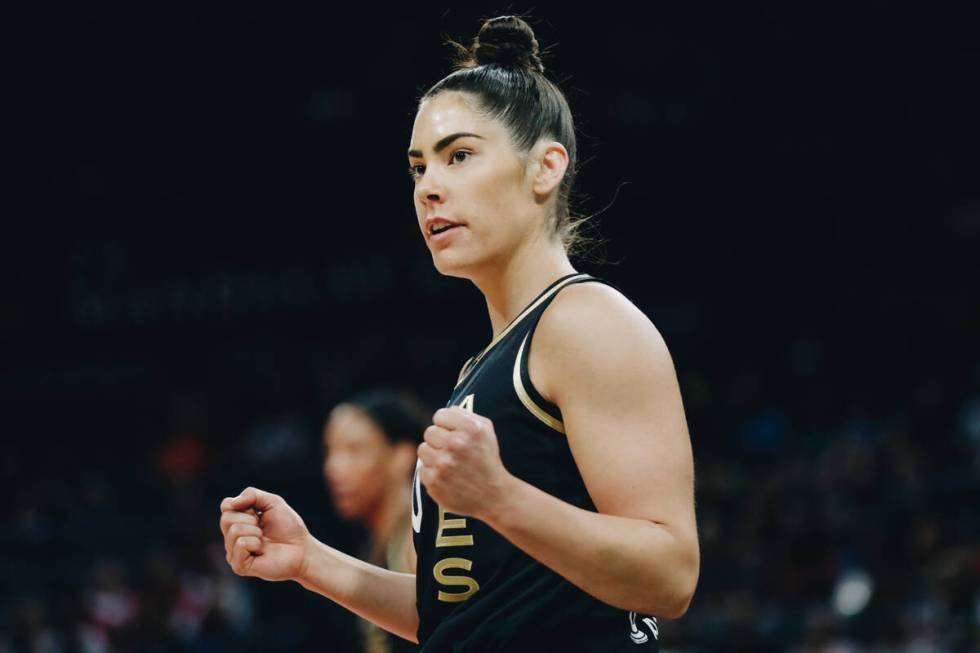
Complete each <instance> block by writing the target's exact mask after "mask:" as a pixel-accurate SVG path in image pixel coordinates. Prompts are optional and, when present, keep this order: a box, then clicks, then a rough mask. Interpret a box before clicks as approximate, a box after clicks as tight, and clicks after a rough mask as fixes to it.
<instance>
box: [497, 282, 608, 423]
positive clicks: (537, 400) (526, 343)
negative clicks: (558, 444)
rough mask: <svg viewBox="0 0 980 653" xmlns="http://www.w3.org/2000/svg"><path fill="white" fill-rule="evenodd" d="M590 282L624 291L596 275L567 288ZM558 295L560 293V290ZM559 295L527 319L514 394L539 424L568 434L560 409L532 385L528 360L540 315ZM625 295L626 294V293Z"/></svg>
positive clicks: (518, 352)
mask: <svg viewBox="0 0 980 653" xmlns="http://www.w3.org/2000/svg"><path fill="white" fill-rule="evenodd" d="M587 281H595V282H598V283H604V284H606V285H608V286H610V287H612V288H615V289H616V290H617V291H619V292H620V293H622V292H623V291H622V290H620V289H619V288H616V286H614V285H613V284H612V283H610V282H609V281H606V280H605V279H602V278H600V277H596V276H593V275H583V276H582V277H581V278H578V279H574V280H572V281H570V282H569V283H568V284H566V285H569V286H570V285H572V284H573V283H585V282H587ZM558 292H561V290H559V291H558ZM558 292H556V293H554V294H553V295H552V296H551V297H549V298H548V299H547V300H546V301H545V302H543V303H542V305H541V306H539V307H537V309H536V310H535V311H534V313H532V314H531V315H530V316H529V317H528V323H527V332H526V333H525V335H524V337H523V339H522V341H521V344H520V346H519V347H518V349H517V356H516V358H515V360H514V374H513V382H514V391H515V392H516V393H517V397H518V398H519V399H520V400H521V403H522V404H524V407H525V408H527V410H528V411H529V412H530V413H531V414H532V415H534V417H536V418H537V419H538V420H539V421H541V422H542V423H543V424H545V425H547V426H548V427H550V428H551V429H553V430H555V431H557V432H558V433H562V434H564V433H565V424H564V422H563V421H562V416H561V409H560V408H559V407H558V406H557V405H556V404H554V403H552V402H550V401H548V400H547V399H545V398H544V397H543V396H541V393H540V392H538V389H537V388H536V387H534V384H533V383H532V382H531V374H530V372H529V371H528V361H529V360H530V356H531V342H532V339H533V336H534V331H535V329H536V328H537V326H538V322H539V321H540V320H541V316H542V315H543V314H544V312H545V310H546V309H547V308H548V306H550V305H551V302H552V301H553V300H554V298H555V296H556V295H557V294H558ZM624 294H625V293H624Z"/></svg>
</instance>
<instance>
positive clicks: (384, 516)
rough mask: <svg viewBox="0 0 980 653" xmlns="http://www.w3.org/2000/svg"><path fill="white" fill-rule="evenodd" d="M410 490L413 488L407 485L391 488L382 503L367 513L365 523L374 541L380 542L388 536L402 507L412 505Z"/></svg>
mask: <svg viewBox="0 0 980 653" xmlns="http://www.w3.org/2000/svg"><path fill="white" fill-rule="evenodd" d="M406 490H407V491H406ZM410 491H411V489H410V488H408V487H407V486H406V487H404V488H403V487H400V486H399V487H398V488H397V489H396V488H393V489H391V490H389V491H388V492H386V493H385V496H384V499H383V500H382V501H381V503H379V504H378V506H377V507H376V508H375V509H374V510H373V511H371V513H369V514H368V515H367V519H365V520H364V523H365V525H366V526H367V529H368V532H369V533H370V534H371V540H372V541H374V542H380V541H383V540H386V539H387V538H388V535H389V534H390V533H391V528H392V526H394V524H395V522H396V521H398V517H399V516H400V515H401V512H402V509H403V508H404V507H405V506H407V505H411V503H410V498H409V495H408V492H410Z"/></svg>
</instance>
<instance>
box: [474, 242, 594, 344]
mask: <svg viewBox="0 0 980 653" xmlns="http://www.w3.org/2000/svg"><path fill="white" fill-rule="evenodd" d="M575 271H576V270H575V268H574V267H572V264H571V263H570V262H569V260H568V255H567V254H566V253H565V248H564V247H562V245H561V243H559V242H555V241H550V240H549V241H547V242H545V241H537V246H529V247H527V248H525V249H523V250H518V251H517V252H515V254H514V256H512V257H511V258H510V259H509V260H508V261H507V262H506V263H505V264H504V265H502V266H501V267H500V268H498V269H496V270H494V271H493V273H492V274H486V275H483V276H481V277H480V278H478V279H473V283H474V284H475V285H476V286H477V287H478V288H479V289H480V291H481V292H482V293H483V296H484V297H485V298H486V300H487V312H488V313H489V314H490V326H491V328H492V329H493V338H496V337H497V336H498V335H499V334H500V332H501V331H503V330H504V328H506V327H507V325H508V324H510V322H511V321H513V319H514V318H516V317H517V315H518V314H519V313H520V312H521V311H522V310H524V308H526V307H527V305H528V304H529V303H530V302H531V300H533V299H534V298H535V297H537V296H538V295H539V294H540V293H541V291H543V290H544V289H545V288H547V287H548V286H549V285H550V284H552V283H553V282H554V281H555V280H556V279H559V278H561V277H563V276H565V275H567V274H573V273H574V272H575Z"/></svg>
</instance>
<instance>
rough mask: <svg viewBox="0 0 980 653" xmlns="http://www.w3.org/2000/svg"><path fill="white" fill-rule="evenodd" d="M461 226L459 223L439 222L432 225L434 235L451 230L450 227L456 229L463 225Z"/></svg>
mask: <svg viewBox="0 0 980 653" xmlns="http://www.w3.org/2000/svg"><path fill="white" fill-rule="evenodd" d="M461 226H462V225H458V224H446V223H443V224H437V225H436V226H434V227H432V235H433V236H435V235H436V234H441V233H442V232H444V231H449V230H450V229H454V228H456V227H461Z"/></svg>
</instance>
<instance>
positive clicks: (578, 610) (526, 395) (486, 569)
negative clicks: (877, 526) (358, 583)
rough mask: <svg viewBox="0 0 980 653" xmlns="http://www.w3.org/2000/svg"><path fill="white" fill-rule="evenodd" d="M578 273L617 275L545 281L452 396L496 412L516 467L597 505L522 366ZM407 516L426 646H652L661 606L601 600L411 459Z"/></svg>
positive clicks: (556, 491) (509, 461) (502, 441)
mask: <svg viewBox="0 0 980 653" xmlns="http://www.w3.org/2000/svg"><path fill="white" fill-rule="evenodd" d="M585 281H593V282H600V283H606V284H607V285H610V286H612V284H609V282H607V281H604V280H602V279H598V278H596V277H593V276H590V275H587V274H583V273H575V274H570V275H566V276H564V277H562V278H560V279H558V280H557V281H555V282H554V283H552V284H551V285H550V286H548V288H546V289H545V290H543V291H542V292H541V294H539V295H538V296H537V297H536V298H535V299H534V301H532V302H531V303H530V304H529V305H528V306H527V307H526V308H525V309H524V310H523V311H521V313H520V314H518V316H517V317H516V318H514V320H513V321H512V322H511V323H510V324H508V325H507V327H506V328H505V329H504V330H503V331H501V332H500V334H499V335H498V336H497V337H496V338H494V339H493V341H492V342H491V343H490V344H489V345H488V346H487V347H486V348H485V349H484V350H483V351H481V352H480V353H478V354H477V355H475V356H473V357H472V358H470V359H469V360H468V361H467V362H466V365H464V367H463V370H462V371H461V373H460V378H459V381H458V382H457V384H456V387H455V389H454V390H453V392H452V396H451V397H450V400H449V402H448V403H447V406H462V407H464V408H466V409H468V410H472V411H473V412H475V413H477V414H480V415H484V416H485V417H487V418H489V419H490V420H492V421H493V424H494V432H495V433H496V435H497V439H498V443H499V447H500V457H501V459H502V461H503V464H504V467H506V468H507V470H508V471H509V472H510V473H511V474H513V475H514V476H516V477H518V478H520V479H523V480H524V481H526V482H528V483H530V484H532V485H534V486H536V487H538V488H540V489H541V490H543V491H545V492H547V493H549V494H551V495H553V496H555V497H558V498H559V499H562V500H564V501H566V502H568V503H570V504H572V505H575V506H578V507H580V508H584V509H586V510H591V511H594V512H595V511H596V508H595V505H594V504H593V503H592V500H591V498H590V497H589V494H588V491H587V490H586V488H585V484H584V482H583V481H582V476H581V474H580V473H579V471H578V467H577V466H576V465H575V461H574V459H573V457H572V454H571V450H570V449H569V447H568V443H567V441H566V439H565V435H564V426H563V424H562V417H561V411H560V410H559V409H558V406H556V405H555V404H553V403H551V402H548V401H546V400H545V399H544V398H543V397H542V396H541V395H540V394H539V393H538V392H537V390H536V389H535V388H534V386H533V385H532V384H531V380H530V377H529V376H528V370H527V362H528V355H529V349H528V348H529V346H530V343H531V335H532V333H533V332H534V328H535V326H536V325H537V323H538V320H539V319H540V317H541V314H542V313H543V312H544V311H545V309H546V308H547V307H548V305H549V304H550V303H551V301H552V300H553V299H554V297H555V295H556V294H557V293H558V292H559V291H560V290H561V289H562V288H564V287H565V286H568V285H569V284H573V283H581V282H585ZM613 287H615V286H613ZM412 528H413V531H414V533H413V537H414V542H415V550H416V551H417V553H418V562H417V565H416V601H417V607H418V613H419V629H418V633H417V634H418V638H419V643H420V644H421V645H422V648H421V651H423V652H424V653H443V652H445V653H449V652H453V653H463V652H476V651H481V652H484V651H485V652H490V651H508V652H520V651H541V650H553V651H561V652H562V653H567V652H570V651H583V652H589V653H592V652H594V651H603V652H604V653H605V652H610V653H612V652H617V651H624V652H625V651H631V652H635V653H643V652H646V653H653V652H656V651H658V650H659V646H658V641H657V638H658V636H659V630H658V624H657V620H656V618H654V617H649V616H646V615H637V614H636V613H634V612H629V611H627V610H622V609H619V608H616V607H613V606H611V605H609V604H607V603H604V602H602V601H600V600H599V599H597V598H595V597H593V596H591V595H590V594H588V593H586V592H584V591H583V590H581V589H579V588H578V587H576V586H575V585H573V584H572V583H570V582H569V581H567V580H566V579H565V578H563V577H562V576H560V575H559V574H557V573H555V572H554V571H552V570H551V569H549V568H548V567H546V566H545V565H543V564H541V563H540V562H538V561H537V560H535V559H534V558H532V557H530V556H529V555H527V554H526V553H524V552H523V551H522V550H521V549H519V548H518V547H516V546H514V545H513V544H512V543H511V542H510V541H509V540H507V539H506V538H505V537H504V536H502V535H501V534H500V533H498V532H496V531H495V530H493V529H492V528H491V527H490V526H488V525H487V524H486V523H485V522H482V521H480V520H478V519H475V518H473V517H464V516H461V515H454V514H452V513H448V512H446V511H444V510H443V509H442V508H441V507H440V506H439V505H438V504H436V503H435V501H433V499H432V498H431V497H430V496H429V495H428V493H427V492H426V490H425V487H424V486H423V485H422V484H421V483H420V482H419V478H418V465H416V471H415V480H414V489H413V496H412ZM545 647H548V648H545Z"/></svg>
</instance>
